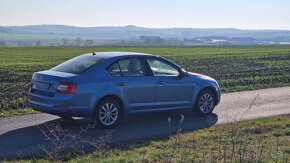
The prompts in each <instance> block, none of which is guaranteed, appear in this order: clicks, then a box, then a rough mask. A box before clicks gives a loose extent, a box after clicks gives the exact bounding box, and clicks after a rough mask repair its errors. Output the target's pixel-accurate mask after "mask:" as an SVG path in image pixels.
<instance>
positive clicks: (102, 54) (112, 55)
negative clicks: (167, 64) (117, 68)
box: [85, 52, 154, 59]
mask: <svg viewBox="0 0 290 163" xmlns="http://www.w3.org/2000/svg"><path fill="white" fill-rule="evenodd" d="M93 54H94V56H96V57H100V58H104V59H109V58H115V57H118V58H119V57H126V56H154V55H152V54H146V53H138V52H92V53H88V54H85V55H93Z"/></svg>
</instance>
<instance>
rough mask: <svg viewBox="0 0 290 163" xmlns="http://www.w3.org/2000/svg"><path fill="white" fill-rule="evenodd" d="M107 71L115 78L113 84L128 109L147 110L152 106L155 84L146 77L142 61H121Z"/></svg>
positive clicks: (129, 59)
mask: <svg viewBox="0 0 290 163" xmlns="http://www.w3.org/2000/svg"><path fill="white" fill-rule="evenodd" d="M108 71H109V73H111V74H112V75H113V76H115V80H114V82H115V84H116V86H117V87H118V89H119V91H120V92H121V95H122V97H123V98H124V99H125V100H126V102H127V104H128V107H129V108H130V109H133V110H139V109H148V108H151V107H152V106H154V103H155V82H154V79H153V77H152V76H150V75H148V73H147V70H146V69H145V66H144V64H143V60H142V59H140V58H138V57H130V58H127V59H121V60H119V61H117V62H115V63H114V64H112V65H111V66H110V67H109V69H108Z"/></svg>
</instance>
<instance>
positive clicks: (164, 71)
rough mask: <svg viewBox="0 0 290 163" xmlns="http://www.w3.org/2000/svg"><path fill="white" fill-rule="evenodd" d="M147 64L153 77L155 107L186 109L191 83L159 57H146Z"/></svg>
mask: <svg viewBox="0 0 290 163" xmlns="http://www.w3.org/2000/svg"><path fill="white" fill-rule="evenodd" d="M146 60H147V63H148V64H149V67H150V69H151V71H152V73H153V75H154V81H155V85H156V100H155V101H156V103H155V104H156V107H157V108H175V107H188V106H190V104H191V100H192V94H193V83H192V82H191V80H190V78H189V77H187V76H181V75H180V69H179V68H178V67H176V66H175V65H174V64H172V63H170V62H169V61H166V60H165V59H162V58H159V57H148V58H147V59H146Z"/></svg>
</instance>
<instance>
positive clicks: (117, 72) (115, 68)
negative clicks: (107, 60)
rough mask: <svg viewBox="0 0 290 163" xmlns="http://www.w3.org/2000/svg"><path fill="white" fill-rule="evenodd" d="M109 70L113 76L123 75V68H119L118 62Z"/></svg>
mask: <svg viewBox="0 0 290 163" xmlns="http://www.w3.org/2000/svg"><path fill="white" fill-rule="evenodd" d="M108 71H109V73H110V74H111V75H113V76H121V70H120V68H119V65H118V63H115V64H113V65H112V66H110V67H109V68H108Z"/></svg>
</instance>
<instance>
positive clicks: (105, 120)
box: [94, 98, 122, 129]
mask: <svg viewBox="0 0 290 163" xmlns="http://www.w3.org/2000/svg"><path fill="white" fill-rule="evenodd" d="M121 111H122V108H121V105H120V103H119V102H118V101H117V100H115V99H113V98H106V99H103V100H102V101H100V102H99V103H98V105H97V108H96V113H95V116H94V118H95V121H96V125H98V126H99V127H101V128H104V129H109V128H112V127H114V126H116V125H117V124H118V123H119V122H120V119H121V115H122V114H121V113H122V112H121Z"/></svg>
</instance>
